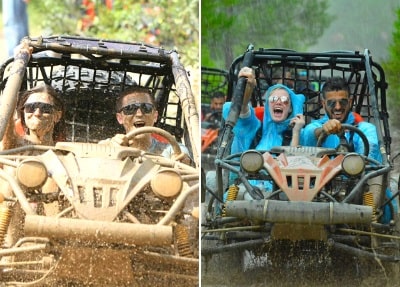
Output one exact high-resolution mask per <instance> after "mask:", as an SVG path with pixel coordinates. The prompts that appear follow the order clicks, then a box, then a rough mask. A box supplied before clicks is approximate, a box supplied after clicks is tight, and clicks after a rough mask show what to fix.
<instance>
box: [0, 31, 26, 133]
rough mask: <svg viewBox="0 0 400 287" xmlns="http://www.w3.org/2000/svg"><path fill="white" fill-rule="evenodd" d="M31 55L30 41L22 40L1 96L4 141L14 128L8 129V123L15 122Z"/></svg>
mask: <svg viewBox="0 0 400 287" xmlns="http://www.w3.org/2000/svg"><path fill="white" fill-rule="evenodd" d="M31 53H32V48H31V47H29V41H28V40H27V39H24V40H22V41H21V44H20V45H19V46H18V47H17V48H16V51H15V57H14V62H13V64H12V67H11V71H10V76H9V78H8V81H7V84H6V86H5V88H4V91H3V95H2V96H1V98H2V99H1V104H0V139H3V137H4V136H5V135H6V134H7V133H6V131H7V130H9V129H10V128H13V127H8V126H9V125H8V123H9V122H13V121H14V119H13V115H14V111H15V107H16V104H17V94H18V91H19V89H20V87H21V83H22V79H23V77H24V74H25V71H26V67H27V65H28V62H29V59H30V56H31ZM12 125H13V124H12ZM12 131H13V130H12Z"/></svg>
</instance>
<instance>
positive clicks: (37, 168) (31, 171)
mask: <svg viewBox="0 0 400 287" xmlns="http://www.w3.org/2000/svg"><path fill="white" fill-rule="evenodd" d="M16 176H17V179H18V182H19V183H21V184H22V185H23V186H25V187H28V188H39V187H41V186H43V184H44V183H45V182H46V180H47V169H46V167H45V165H44V164H43V162H41V161H40V160H39V159H25V160H23V161H21V163H20V164H19V165H18V167H17V169H16Z"/></svg>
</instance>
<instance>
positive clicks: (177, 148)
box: [125, 127, 185, 160]
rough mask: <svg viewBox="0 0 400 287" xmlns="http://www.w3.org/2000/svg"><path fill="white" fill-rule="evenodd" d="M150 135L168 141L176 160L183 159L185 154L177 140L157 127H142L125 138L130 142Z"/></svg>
mask: <svg viewBox="0 0 400 287" xmlns="http://www.w3.org/2000/svg"><path fill="white" fill-rule="evenodd" d="M148 133H156V134H158V135H160V136H162V137H164V138H166V139H167V140H168V143H169V144H170V145H171V147H172V150H173V151H174V157H175V159H176V160H179V159H181V158H182V157H183V156H184V155H185V154H184V153H182V150H181V147H180V146H179V144H178V142H177V141H176V139H175V138H174V137H173V136H172V135H171V134H170V133H169V132H167V131H165V130H163V129H160V128H157V127H141V128H138V129H135V130H133V131H131V132H129V133H127V134H126V135H125V137H126V138H127V139H128V140H130V139H133V138H134V137H136V136H138V135H141V134H148Z"/></svg>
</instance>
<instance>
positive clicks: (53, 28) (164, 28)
mask: <svg viewBox="0 0 400 287" xmlns="http://www.w3.org/2000/svg"><path fill="white" fill-rule="evenodd" d="M81 2H82V1H79V0H63V1H53V0H42V1H31V4H32V5H33V6H34V7H33V8H32V9H34V10H35V11H36V13H37V14H40V15H43V14H42V13H43V12H41V11H46V14H45V16H42V18H41V19H40V21H38V23H40V24H41V28H42V30H43V31H47V34H56V35H57V34H70V35H77V34H83V35H84V36H89V37H95V38H102V39H112V40H121V41H135V42H145V43H148V41H150V40H151V39H150V37H153V38H156V39H155V40H154V39H153V40H154V42H152V44H154V45H156V46H163V47H164V48H166V49H176V50H178V52H179V53H180V55H181V57H182V62H183V63H184V64H185V65H191V66H193V67H196V66H197V67H198V61H199V52H198V51H199V29H198V27H199V15H198V14H199V2H198V0H195V1H191V0H168V1H166V0H152V1H137V0H114V1H113V8H112V10H109V9H107V7H106V6H105V5H103V4H102V2H103V1H101V0H94V2H95V4H96V15H97V17H96V19H95V22H94V23H93V25H92V26H91V28H90V29H88V30H85V31H80V30H79V29H78V27H79V25H78V23H79V21H80V20H81V19H82V17H83V16H84V11H85V10H84V8H83V7H82V6H81V5H80V3H81ZM31 4H30V5H31ZM66 11H67V12H66Z"/></svg>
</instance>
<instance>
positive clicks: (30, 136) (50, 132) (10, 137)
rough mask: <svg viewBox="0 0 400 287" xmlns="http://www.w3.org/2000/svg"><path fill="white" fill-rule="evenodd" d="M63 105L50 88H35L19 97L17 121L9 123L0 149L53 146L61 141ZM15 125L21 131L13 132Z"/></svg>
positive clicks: (63, 134) (54, 91)
mask: <svg viewBox="0 0 400 287" xmlns="http://www.w3.org/2000/svg"><path fill="white" fill-rule="evenodd" d="M63 115H64V105H63V102H62V101H61V99H60V97H59V95H58V93H57V92H56V90H55V89H54V88H53V87H51V86H49V85H40V86H36V87H34V88H32V89H30V90H27V91H23V92H21V93H20V94H19V95H18V102H17V120H16V121H14V120H10V121H9V123H8V125H7V129H6V132H5V135H4V137H3V140H2V142H1V149H2V150H5V149H11V148H15V147H18V146H23V145H30V144H33V145H54V144H55V142H57V141H60V140H64V137H65V123H64V120H63ZM16 123H20V124H21V127H22V130H20V131H19V133H17V132H16V128H15V126H16Z"/></svg>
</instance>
